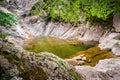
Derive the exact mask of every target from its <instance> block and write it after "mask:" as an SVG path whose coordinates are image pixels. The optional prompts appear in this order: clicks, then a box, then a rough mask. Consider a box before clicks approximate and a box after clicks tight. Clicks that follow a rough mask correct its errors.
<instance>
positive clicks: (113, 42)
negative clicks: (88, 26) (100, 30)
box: [99, 33, 120, 56]
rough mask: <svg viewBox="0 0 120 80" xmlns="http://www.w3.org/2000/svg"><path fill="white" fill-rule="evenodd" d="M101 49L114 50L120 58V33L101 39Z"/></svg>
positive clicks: (110, 34)
mask: <svg viewBox="0 0 120 80" xmlns="http://www.w3.org/2000/svg"><path fill="white" fill-rule="evenodd" d="M99 42H100V44H99V47H100V48H101V49H108V50H112V52H113V53H115V55H117V56H120V33H108V34H107V35H104V36H103V37H101V38H100V41H99Z"/></svg>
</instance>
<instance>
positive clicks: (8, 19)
mask: <svg viewBox="0 0 120 80" xmlns="http://www.w3.org/2000/svg"><path fill="white" fill-rule="evenodd" d="M18 23H19V20H18V17H17V16H15V15H14V14H10V13H5V12H3V11H1V10H0V25H1V26H5V27H7V28H10V27H11V26H13V25H17V24H18Z"/></svg>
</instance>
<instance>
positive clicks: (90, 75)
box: [76, 58, 120, 80]
mask: <svg viewBox="0 0 120 80" xmlns="http://www.w3.org/2000/svg"><path fill="white" fill-rule="evenodd" d="M119 62H120V58H111V59H105V60H101V61H100V62H99V63H98V64H97V65H96V66H95V67H90V66H76V71H77V72H78V73H79V74H80V75H81V76H82V80H120V63H119Z"/></svg>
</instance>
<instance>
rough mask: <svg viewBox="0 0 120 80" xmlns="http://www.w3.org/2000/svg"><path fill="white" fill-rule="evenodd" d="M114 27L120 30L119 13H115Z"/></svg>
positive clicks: (117, 30)
mask: <svg viewBox="0 0 120 80" xmlns="http://www.w3.org/2000/svg"><path fill="white" fill-rule="evenodd" d="M113 27H114V28H115V31H116V32H120V16H119V14H115V15H114V17H113Z"/></svg>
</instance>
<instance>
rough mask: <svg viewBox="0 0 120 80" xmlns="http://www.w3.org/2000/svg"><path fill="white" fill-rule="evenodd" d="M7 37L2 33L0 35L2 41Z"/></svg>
mask: <svg viewBox="0 0 120 80" xmlns="http://www.w3.org/2000/svg"><path fill="white" fill-rule="evenodd" d="M7 36H8V34H6V33H4V34H3V33H2V34H0V38H2V39H5V38H6V37H7Z"/></svg>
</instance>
